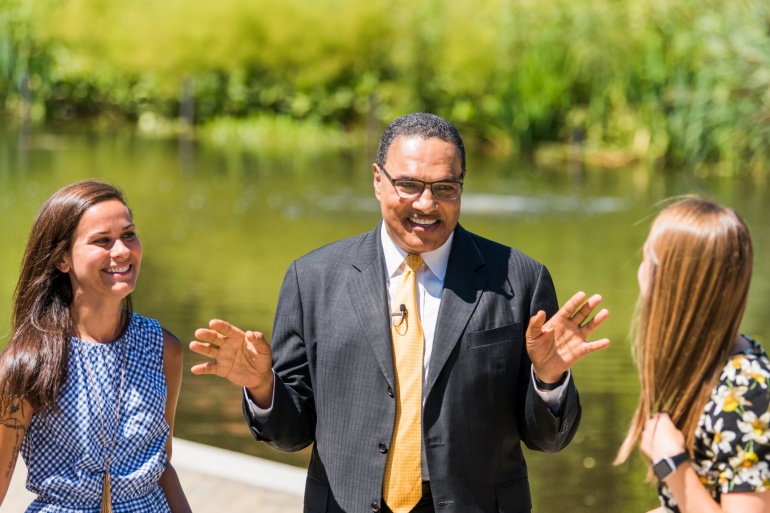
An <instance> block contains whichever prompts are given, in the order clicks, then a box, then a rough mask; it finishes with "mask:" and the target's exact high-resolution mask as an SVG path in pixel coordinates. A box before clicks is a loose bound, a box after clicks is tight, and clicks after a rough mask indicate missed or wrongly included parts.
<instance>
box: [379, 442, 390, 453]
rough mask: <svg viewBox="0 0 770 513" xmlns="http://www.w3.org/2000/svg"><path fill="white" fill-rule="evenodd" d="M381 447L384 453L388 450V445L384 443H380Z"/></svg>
mask: <svg viewBox="0 0 770 513" xmlns="http://www.w3.org/2000/svg"><path fill="white" fill-rule="evenodd" d="M379 448H380V452H381V453H382V454H385V453H386V452H388V447H387V446H386V445H385V444H383V443H380V445H379Z"/></svg>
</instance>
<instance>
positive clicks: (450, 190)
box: [377, 165, 463, 201]
mask: <svg viewBox="0 0 770 513" xmlns="http://www.w3.org/2000/svg"><path fill="white" fill-rule="evenodd" d="M377 167H378V168H379V169H380V171H382V173H383V174H384V175H385V177H386V178H387V179H388V180H390V183H392V184H393V188H394V189H396V194H398V197H399V198H402V199H415V198H419V197H420V196H421V195H422V193H423V191H424V190H425V186H426V185H427V186H430V192H432V193H433V197H434V198H436V199H437V200H444V201H450V200H454V199H457V198H459V197H460V193H461V192H463V181H462V180H458V181H454V180H441V181H438V182H423V181H422V180H415V179H412V178H397V179H395V180H394V179H393V178H391V176H390V175H389V174H388V172H387V171H385V168H384V167H383V166H379V165H378V166H377Z"/></svg>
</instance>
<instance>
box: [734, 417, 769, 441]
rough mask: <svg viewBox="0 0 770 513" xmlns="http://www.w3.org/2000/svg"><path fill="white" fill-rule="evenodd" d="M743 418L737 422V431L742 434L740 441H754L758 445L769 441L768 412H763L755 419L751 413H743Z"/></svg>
mask: <svg viewBox="0 0 770 513" xmlns="http://www.w3.org/2000/svg"><path fill="white" fill-rule="evenodd" d="M742 417H743V418H742V419H741V420H739V421H738V429H740V430H741V432H742V433H744V435H743V438H741V441H743V442H748V441H749V440H754V441H755V442H758V443H760V444H767V443H768V440H770V412H765V413H763V414H762V416H760V417H757V414H756V413H754V412H753V411H750V410H749V411H746V412H744V414H743V416H742Z"/></svg>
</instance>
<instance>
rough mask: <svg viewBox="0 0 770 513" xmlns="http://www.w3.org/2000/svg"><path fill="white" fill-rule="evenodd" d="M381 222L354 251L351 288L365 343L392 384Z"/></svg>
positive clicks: (392, 375)
mask: <svg viewBox="0 0 770 513" xmlns="http://www.w3.org/2000/svg"><path fill="white" fill-rule="evenodd" d="M380 226H381V225H378V226H377V228H376V229H374V230H372V231H371V232H369V235H368V236H367V237H366V238H365V239H364V240H363V241H362V243H361V245H360V247H359V251H358V252H357V253H356V254H354V255H351V258H350V263H351V265H352V266H353V269H352V271H353V276H352V278H351V280H350V286H349V288H348V291H349V293H350V300H351V302H352V304H353V310H354V311H355V313H356V316H357V317H358V322H359V323H360V324H361V328H362V329H363V332H364V337H365V339H366V342H363V343H369V344H371V346H372V351H373V352H374V356H375V358H376V359H377V363H378V364H379V366H380V370H381V371H382V373H383V375H384V376H385V379H387V381H388V383H389V384H390V385H391V386H395V378H394V376H395V373H394V371H393V349H392V348H391V340H390V325H389V324H388V311H387V305H388V298H387V290H386V289H385V263H384V258H383V256H382V245H381V243H380Z"/></svg>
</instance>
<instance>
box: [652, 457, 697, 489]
mask: <svg viewBox="0 0 770 513" xmlns="http://www.w3.org/2000/svg"><path fill="white" fill-rule="evenodd" d="M689 459H690V456H689V455H688V454H687V453H686V452H680V453H679V454H676V455H674V456H665V457H663V458H661V459H659V460H658V461H656V462H655V463H654V464H653V465H652V471H653V472H655V476H656V477H657V478H658V480H659V481H661V482H663V481H665V480H666V478H667V477H668V476H670V475H671V474H673V473H674V472H676V469H677V467H679V465H681V464H682V463H684V462H685V461H688V460H689Z"/></svg>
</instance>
